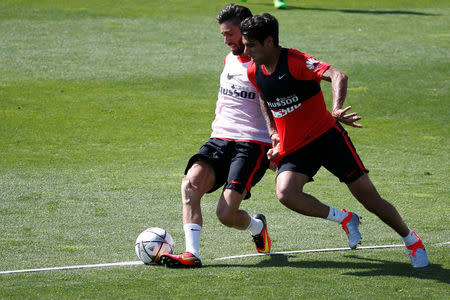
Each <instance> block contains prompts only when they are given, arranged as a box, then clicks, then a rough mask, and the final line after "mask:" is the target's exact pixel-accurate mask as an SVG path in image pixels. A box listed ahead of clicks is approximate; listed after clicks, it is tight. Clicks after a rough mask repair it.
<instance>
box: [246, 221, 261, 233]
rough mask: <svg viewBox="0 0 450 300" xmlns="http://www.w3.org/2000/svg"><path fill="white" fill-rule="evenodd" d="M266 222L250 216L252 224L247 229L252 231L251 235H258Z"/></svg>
mask: <svg viewBox="0 0 450 300" xmlns="http://www.w3.org/2000/svg"><path fill="white" fill-rule="evenodd" d="M263 227H264V223H263V221H261V220H260V219H255V218H253V217H250V224H249V225H248V227H247V230H248V231H250V234H251V235H257V234H260V233H261V231H262V230H263Z"/></svg>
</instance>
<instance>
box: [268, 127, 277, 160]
mask: <svg viewBox="0 0 450 300" xmlns="http://www.w3.org/2000/svg"><path fill="white" fill-rule="evenodd" d="M270 139H271V140H272V148H270V149H269V151H267V158H268V159H269V160H271V159H273V158H275V157H277V156H278V154H279V153H278V151H279V149H280V137H279V136H278V133H273V134H272V135H271V136H270Z"/></svg>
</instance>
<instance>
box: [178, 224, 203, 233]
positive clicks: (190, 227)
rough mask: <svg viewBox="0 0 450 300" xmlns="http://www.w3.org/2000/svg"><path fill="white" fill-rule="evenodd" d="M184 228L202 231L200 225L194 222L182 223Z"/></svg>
mask: <svg viewBox="0 0 450 300" xmlns="http://www.w3.org/2000/svg"><path fill="white" fill-rule="evenodd" d="M183 229H184V230H192V231H202V226H200V225H198V224H195V223H188V224H184V225H183Z"/></svg>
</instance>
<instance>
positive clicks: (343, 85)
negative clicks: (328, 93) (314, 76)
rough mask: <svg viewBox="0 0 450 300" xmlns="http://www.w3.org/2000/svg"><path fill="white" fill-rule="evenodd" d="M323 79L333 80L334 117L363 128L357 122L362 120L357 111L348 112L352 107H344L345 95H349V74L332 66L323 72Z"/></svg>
mask: <svg viewBox="0 0 450 300" xmlns="http://www.w3.org/2000/svg"><path fill="white" fill-rule="evenodd" d="M322 79H324V80H325V81H328V82H331V89H332V92H333V111H332V113H331V114H332V115H333V117H334V118H335V119H336V120H338V121H339V122H341V123H343V124H346V125H349V126H353V127H358V128H362V125H361V124H358V123H355V122H357V121H359V120H361V117H360V116H358V114H357V113H349V114H347V111H349V110H350V109H351V108H352V107H351V106H347V107H345V108H342V107H343V106H344V101H345V97H346V96H347V81H348V77H347V75H345V74H344V73H343V72H342V71H341V70H339V69H337V68H335V67H333V66H330V67H329V68H328V69H327V70H326V71H325V72H324V73H323V75H322Z"/></svg>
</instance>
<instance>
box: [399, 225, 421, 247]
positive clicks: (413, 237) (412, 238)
mask: <svg viewBox="0 0 450 300" xmlns="http://www.w3.org/2000/svg"><path fill="white" fill-rule="evenodd" d="M402 240H403V242H404V243H405V246H410V245H412V244H414V243H417V241H419V238H418V237H417V236H416V235H415V234H414V232H413V231H412V230H411V229H410V230H409V233H408V235H407V236H405V237H402Z"/></svg>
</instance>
